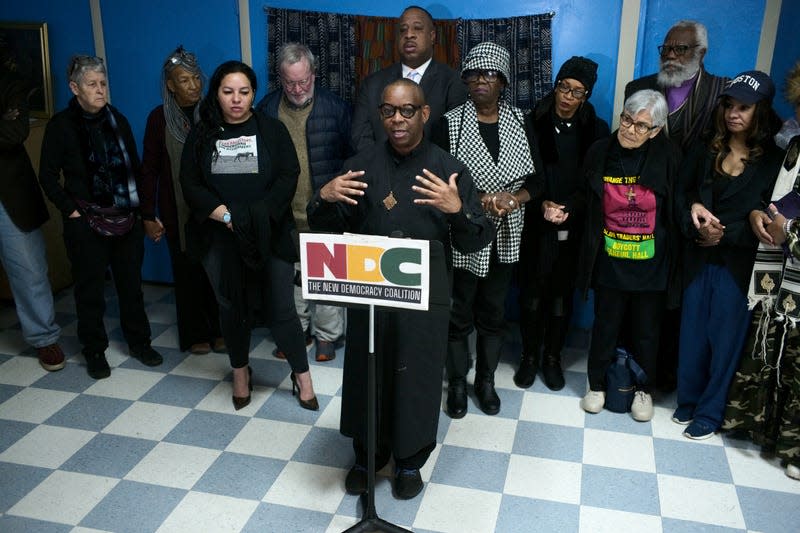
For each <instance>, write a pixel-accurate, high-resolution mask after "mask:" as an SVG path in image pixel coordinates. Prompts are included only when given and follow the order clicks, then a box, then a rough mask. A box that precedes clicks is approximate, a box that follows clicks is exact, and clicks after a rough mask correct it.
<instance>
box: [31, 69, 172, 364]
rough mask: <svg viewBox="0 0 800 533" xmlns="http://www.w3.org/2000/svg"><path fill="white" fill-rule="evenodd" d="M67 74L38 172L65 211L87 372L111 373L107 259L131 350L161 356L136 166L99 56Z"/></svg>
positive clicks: (153, 360)
mask: <svg viewBox="0 0 800 533" xmlns="http://www.w3.org/2000/svg"><path fill="white" fill-rule="evenodd" d="M67 79H68V80H69V88H70V91H72V94H73V95H74V96H73V98H72V100H70V102H69V105H68V106H67V109H65V110H63V111H61V112H59V113H56V114H55V115H54V116H53V118H52V119H51V120H50V122H49V123H48V124H47V128H46V129H45V133H44V139H43V140H42V155H41V167H40V170H39V180H40V182H41V184H42V189H43V190H44V192H45V194H46V195H47V196H48V198H50V201H51V202H53V204H55V206H56V207H57V208H58V209H59V210H60V211H61V213H62V215H63V224H64V244H65V245H66V249H67V255H68V257H69V260H70V262H71V263H72V278H73V280H74V282H75V307H76V310H77V314H78V339H79V340H80V343H81V344H82V345H83V355H84V356H85V358H86V366H87V371H88V373H89V375H90V376H91V377H92V378H94V379H101V378H105V377H108V376H109V375H110V374H111V369H110V367H109V365H108V361H107V360H106V356H105V351H106V348H108V335H107V334H106V329H105V325H104V323H103V314H104V313H105V275H106V270H108V268H109V267H111V274H112V276H113V279H114V285H115V286H116V289H117V296H119V313H120V315H119V317H120V326H121V327H122V334H123V336H124V338H125V342H127V344H128V348H129V350H130V354H131V355H132V356H133V357H135V358H137V359H139V360H140V361H141V362H142V363H144V364H145V365H147V366H156V365H160V364H161V362H162V358H161V355H160V354H158V352H156V351H155V350H154V349H153V348H152V347H151V346H150V323H149V322H148V320H147V315H146V314H145V311H144V298H143V294H142V279H141V268H142V259H143V257H144V230H143V228H142V221H141V216H140V211H139V183H138V180H139V178H140V170H141V169H140V165H139V156H138V154H137V151H136V142H135V141H134V139H133V134H132V133H131V127H130V125H129V124H128V121H127V120H126V119H125V117H124V116H122V114H121V113H120V112H119V111H118V110H117V109H116V108H114V107H111V105H109V104H108V81H107V79H106V66H105V64H104V63H103V60H102V59H100V58H98V57H90V56H75V57H73V58H72V60H71V61H70V64H69V68H68V69H67ZM62 175H63V183H62V181H61V176H62Z"/></svg>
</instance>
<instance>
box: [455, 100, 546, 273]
mask: <svg viewBox="0 0 800 533" xmlns="http://www.w3.org/2000/svg"><path fill="white" fill-rule="evenodd" d="M498 114H499V120H498V128H499V136H500V156H499V157H498V161H497V164H495V162H494V160H493V159H492V156H491V154H490V153H489V150H488V148H486V144H485V143H484V142H483V138H482V137H481V134H480V131H479V130H478V114H477V112H476V111H475V104H473V103H472V101H471V100H467V102H466V103H465V104H463V105H461V106H459V107H456V108H455V109H452V110H450V111H449V112H447V113H446V114H445V117H446V118H447V126H448V130H449V132H448V133H449V136H450V152H451V153H452V154H453V156H454V157H456V158H457V159H459V160H460V161H461V162H463V163H464V164H465V165H466V166H467V168H469V171H470V173H471V174H472V179H473V180H474V181H475V188H477V189H478V190H479V191H484V192H487V193H495V192H500V191H508V192H511V193H515V192H517V191H518V190H519V189H520V187H522V185H523V184H524V183H525V179H526V178H527V176H528V175H529V174H532V173H534V172H535V171H536V169H535V168H534V166H533V158H532V157H531V151H530V147H529V146H528V138H527V136H526V135H525V129H524V127H523V115H522V111H521V110H520V109H519V108H516V107H514V106H512V105H509V104H508V103H506V102H504V101H501V102H500V106H499V110H498ZM524 214H525V207H524V206H520V208H519V209H515V210H514V211H511V212H510V213H509V214H508V215H506V216H505V217H502V218H498V217H493V216H491V215H487V216H488V217H489V218H490V219H491V220H492V222H494V225H495V228H496V229H497V238H496V239H495V241H494V242H492V243H489V244H488V245H487V246H486V247H485V248H483V249H482V250H480V251H478V252H474V253H471V254H462V253H460V252H458V251H457V250H453V265H454V266H455V267H457V268H462V269H465V270H468V271H469V272H472V273H473V274H475V275H476V276H480V277H486V275H487V274H488V273H489V260H490V257H491V251H492V246H494V243H495V242H496V243H497V244H496V245H497V257H498V259H499V260H500V262H501V263H516V262H517V261H518V260H519V244H520V239H521V236H522V222H523V218H524V217H523V216H524Z"/></svg>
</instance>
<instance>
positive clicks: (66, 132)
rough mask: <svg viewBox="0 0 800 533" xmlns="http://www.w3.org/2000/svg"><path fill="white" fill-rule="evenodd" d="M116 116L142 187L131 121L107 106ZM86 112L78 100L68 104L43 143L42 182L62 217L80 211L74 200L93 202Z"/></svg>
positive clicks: (134, 171) (40, 177)
mask: <svg viewBox="0 0 800 533" xmlns="http://www.w3.org/2000/svg"><path fill="white" fill-rule="evenodd" d="M108 108H109V109H110V110H111V112H112V113H113V114H114V118H115V119H116V121H117V126H118V127H119V133H120V135H121V136H122V140H123V141H124V142H125V150H126V151H127V152H128V157H130V162H131V168H132V170H133V174H134V176H135V177H136V182H137V187H139V188H140V181H141V164H140V163H139V153H138V152H137V150H136V141H135V140H134V138H133V133H132V132H131V126H130V124H128V120H127V119H126V118H125V117H124V116H123V115H122V113H120V112H119V111H117V109H116V108H114V107H112V106H111V105H108ZM82 115H83V110H82V108H81V106H80V104H78V101H77V98H75V97H73V98H72V100H70V101H69V105H68V106H67V108H66V109H64V110H62V111H59V112H58V113H56V114H55V115H54V116H53V118H52V119H50V122H48V124H47V128H46V129H45V131H44V139H43V140H42V157H41V161H40V163H39V182H40V183H41V184H42V189H43V190H44V193H45V194H46V195H47V197H48V198H49V199H50V201H51V202H53V203H54V204H55V206H56V207H57V208H58V210H59V211H61V213H62V215H64V216H65V217H67V216H69V215H70V213H72V212H73V211H75V210H76V209H78V204H76V203H75V201H74V200H73V198H78V199H81V200H85V201H87V202H91V201H92V176H90V175H89V170H88V168H87V166H86V157H87V154H89V152H90V148H89V142H90V141H89V133H88V130H87V128H86V126H85V125H84V123H83V121H84V119H83V116H82ZM62 172H63V174H64V185H63V186H62V185H61V184H60V175H61V173H62Z"/></svg>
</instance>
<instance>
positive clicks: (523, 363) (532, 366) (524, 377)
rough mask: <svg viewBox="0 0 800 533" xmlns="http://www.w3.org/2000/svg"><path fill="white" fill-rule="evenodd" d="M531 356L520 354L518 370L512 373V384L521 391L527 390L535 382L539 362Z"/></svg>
mask: <svg viewBox="0 0 800 533" xmlns="http://www.w3.org/2000/svg"><path fill="white" fill-rule="evenodd" d="M536 359H537V357H536V356H533V355H526V354H522V358H521V359H520V361H519V368H518V369H517V371H516V372H515V373H514V383H515V384H516V385H517V387H519V388H521V389H527V388H529V387H530V386H531V385H533V382H534V381H535V380H536V372H537V371H538V370H539V362H538V361H537V360H536Z"/></svg>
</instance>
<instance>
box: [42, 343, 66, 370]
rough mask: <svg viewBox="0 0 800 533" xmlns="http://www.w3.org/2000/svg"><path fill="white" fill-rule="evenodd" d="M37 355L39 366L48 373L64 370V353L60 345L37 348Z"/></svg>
mask: <svg viewBox="0 0 800 533" xmlns="http://www.w3.org/2000/svg"><path fill="white" fill-rule="evenodd" d="M36 353H37V354H38V355H39V364H40V365H42V368H44V369H45V370H47V371H48V372H55V371H56V370H61V369H62V368H64V364H65V362H64V352H63V351H62V350H61V347H60V346H59V345H58V344H48V345H47V346H42V347H41V348H36Z"/></svg>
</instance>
